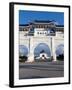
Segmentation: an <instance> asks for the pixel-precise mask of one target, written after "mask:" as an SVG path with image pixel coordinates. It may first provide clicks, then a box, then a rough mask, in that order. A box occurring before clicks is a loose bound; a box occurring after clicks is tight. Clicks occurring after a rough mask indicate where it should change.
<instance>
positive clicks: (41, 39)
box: [9, 2, 70, 87]
mask: <svg viewBox="0 0 72 90" xmlns="http://www.w3.org/2000/svg"><path fill="white" fill-rule="evenodd" d="M68 17H69V18H68ZM69 39H70V6H65V5H47V4H29V3H13V2H12V3H10V75H9V76H10V80H9V82H10V83H9V86H10V87H20V86H37V85H57V84H69V83H70V50H69V47H70V41H69Z"/></svg>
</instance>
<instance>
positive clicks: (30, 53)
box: [27, 37, 34, 62]
mask: <svg viewBox="0 0 72 90" xmlns="http://www.w3.org/2000/svg"><path fill="white" fill-rule="evenodd" d="M27 62H34V51H33V37H30V40H29V54H28V60H27Z"/></svg>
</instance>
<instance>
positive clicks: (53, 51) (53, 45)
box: [52, 37, 57, 61]
mask: <svg viewBox="0 0 72 90" xmlns="http://www.w3.org/2000/svg"><path fill="white" fill-rule="evenodd" d="M52 57H53V61H57V60H56V52H55V41H54V37H52Z"/></svg>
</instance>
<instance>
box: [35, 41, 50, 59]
mask: <svg viewBox="0 0 72 90" xmlns="http://www.w3.org/2000/svg"><path fill="white" fill-rule="evenodd" d="M34 59H35V61H48V60H51V52H50V48H49V46H48V45H47V44H46V43H39V44H38V45H37V46H36V47H35V49H34Z"/></svg>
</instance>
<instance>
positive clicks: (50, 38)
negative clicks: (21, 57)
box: [19, 20, 64, 62]
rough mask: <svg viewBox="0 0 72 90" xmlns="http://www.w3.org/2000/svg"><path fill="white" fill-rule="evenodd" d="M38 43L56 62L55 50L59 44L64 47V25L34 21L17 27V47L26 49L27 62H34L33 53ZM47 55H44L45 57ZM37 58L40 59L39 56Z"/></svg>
mask: <svg viewBox="0 0 72 90" xmlns="http://www.w3.org/2000/svg"><path fill="white" fill-rule="evenodd" d="M40 43H42V44H46V45H47V46H48V47H49V49H50V53H51V55H50V57H52V60H53V61H57V59H56V48H57V46H58V45H60V44H63V45H64V25H55V24H54V22H52V21H42V20H41V21H39V20H35V21H33V22H32V23H29V24H27V25H20V26H19V45H24V46H26V47H27V49H28V54H27V55H26V56H27V57H28V59H27V62H34V61H35V54H34V51H35V48H36V47H37V46H38V45H39V44H40ZM42 50H44V48H42ZM39 54H40V53H39ZM47 54H48V53H44V55H45V56H46V57H47ZM39 56H40V57H41V54H40V55H39Z"/></svg>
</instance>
